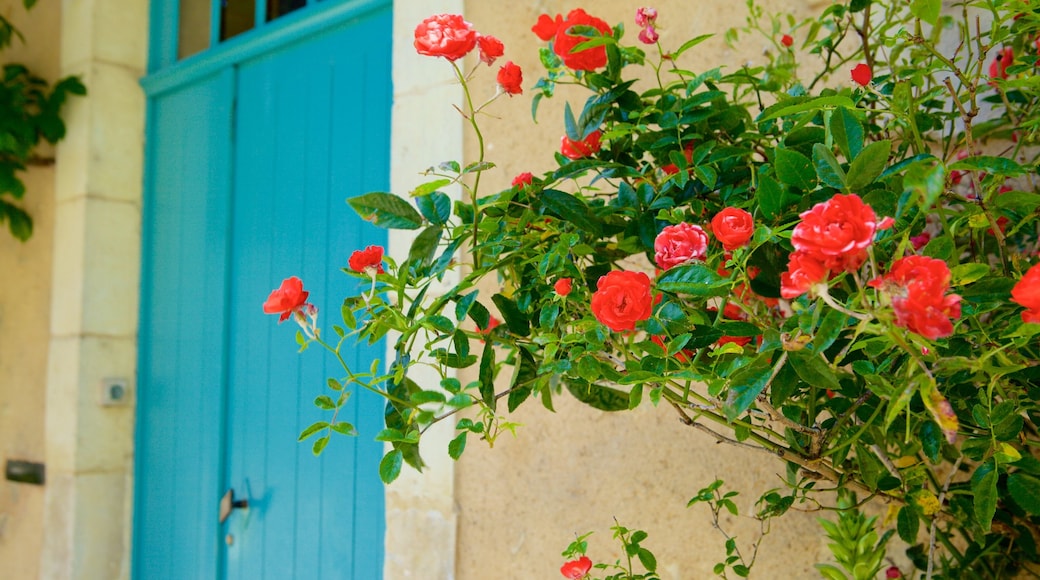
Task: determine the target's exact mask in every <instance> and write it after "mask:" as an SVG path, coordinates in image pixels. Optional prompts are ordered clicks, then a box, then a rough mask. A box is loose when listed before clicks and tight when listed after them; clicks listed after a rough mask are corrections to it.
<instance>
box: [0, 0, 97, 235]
mask: <svg viewBox="0 0 1040 580" xmlns="http://www.w3.org/2000/svg"><path fill="white" fill-rule="evenodd" d="M34 4H35V0H25V1H24V5H25V8H26V9H29V8H32V6H33V5H34ZM15 38H17V39H19V40H21V41H24V40H25V39H24V37H23V36H22V34H21V33H20V32H19V31H18V29H17V28H15V27H14V26H13V25H12V24H11V22H10V21H9V20H7V19H6V18H4V17H2V16H0V50H2V49H4V48H6V47H8V46H10V45H11V43H12V41H13V40H14V39H15ZM2 75H3V76H2V78H0V223H3V222H5V221H6V222H7V228H8V230H9V231H10V232H11V235H13V236H14V237H15V238H17V239H19V240H21V241H23V242H24V241H25V240H28V239H29V237H30V236H31V235H32V218H31V217H30V216H29V214H28V213H26V212H25V210H24V209H22V208H21V207H19V206H18V205H17V203H15V202H17V201H19V200H21V199H22V198H23V197H24V196H25V184H24V182H22V179H21V178H20V177H19V176H18V173H19V172H21V171H25V170H26V168H27V167H28V166H29V165H31V164H34V163H41V162H44V161H43V160H40V159H38V158H36V157H35V153H34V152H35V150H36V146H37V145H38V144H39V143H40V141H41V140H45V141H47V142H48V143H52V144H53V143H57V142H58V141H60V140H61V139H62V138H63V137H65V123H64V122H63V121H62V119H61V109H62V106H64V104H65V101H66V100H67V99H68V97H69V95H85V94H86V92H87V90H86V87H84V86H83V83H81V82H80V81H79V79H78V78H76V77H65V78H63V79H61V80H59V81H58V82H57V83H55V84H54V86H51V85H50V84H49V83H48V82H47V81H46V80H44V79H42V78H40V77H38V76H36V75H34V74H33V73H32V71H30V70H29V69H28V68H27V67H26V66H25V65H21V64H16V63H9V64H5V65H4V66H3V73H2ZM5 198H9V199H5Z"/></svg>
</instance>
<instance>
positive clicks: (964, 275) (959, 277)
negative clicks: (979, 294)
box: [950, 262, 990, 286]
mask: <svg viewBox="0 0 1040 580" xmlns="http://www.w3.org/2000/svg"><path fill="white" fill-rule="evenodd" d="M989 271H990V267H989V265H988V264H979V263H977V262H971V263H968V264H960V265H957V266H954V267H953V268H950V284H951V285H953V286H960V285H962V284H971V283H972V282H977V281H979V280H981V279H982V278H984V277H985V276H986V274H989Z"/></svg>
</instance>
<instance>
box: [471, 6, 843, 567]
mask: <svg viewBox="0 0 1040 580" xmlns="http://www.w3.org/2000/svg"><path fill="white" fill-rule="evenodd" d="M760 4H761V5H763V6H764V7H766V8H767V9H769V8H780V9H786V10H791V11H796V10H801V11H802V12H801V14H802V15H807V14H808V13H809V12H808V8H807V4H809V3H807V2H803V1H798V0H788V1H786V2H785V1H782V0H776V1H772V2H765V1H763V2H760ZM816 4H817V5H819V4H821V2H816ZM822 4H826V1H825V0H824V2H822ZM640 5H643V4H642V3H632V2H622V1H616V0H610V1H604V2H596V3H595V4H594V5H593V4H590V3H587V4H585V5H584V7H585V8H586V10H588V11H589V12H590V13H592V14H594V15H596V16H599V17H601V18H603V19H604V20H606V21H607V22H608V23H610V24H612V25H613V24H615V23H617V22H624V23H625V26H626V30H627V35H628V36H627V38H628V41H629V42H633V41H634V40H632V39H634V35H635V33H636V32H638V28H637V27H636V26H635V24H634V22H633V21H632V18H633V16H634V13H635V9H636V8H637V7H638V6H640ZM578 6H581V5H580V4H574V3H571V2H553V1H544V0H543V1H540V2H525V3H522V4H521V3H513V2H505V1H504V0H495V1H480V2H472V1H471V2H467V3H466V12H465V14H466V18H467V20H469V21H470V22H473V23H474V25H475V27H476V28H477V30H479V31H481V32H483V33H487V34H493V35H495V36H498V37H499V38H500V39H501V40H503V42H504V43H505V46H506V53H505V56H504V59H508V60H513V61H515V62H516V63H517V64H519V65H520V66H521V67H522V68H523V70H524V73H525V82H524V86H525V87H530V86H531V85H533V84H534V82H535V80H536V79H537V78H538V76H540V75H539V73H540V71H541V70H542V69H541V65H540V64H539V63H538V60H537V58H538V57H537V54H538V53H537V47H538V42H539V41H538V40H537V38H536V37H535V36H534V35H533V34H532V33H531V32H530V26H531V25H532V24H533V23H534V22H535V21H536V19H537V17H538V15H539V14H541V13H549V14H556V13H558V12H562V13H566V12H567V11H568V10H570V9H573V8H575V7H578ZM654 6H655V7H656V8H657V9H658V11H659V13H660V17H659V19H658V20H659V22H660V23H661V24H662V29H661V30H660V33H661V43H662V44H663V45H664V46H665V47H673V48H674V47H677V46H678V45H679V43H681V42H683V41H685V40H686V39H688V38H692V37H693V36H695V35H699V34H704V33H712V32H714V33H718V36H717V37H716V38H714V39H712V40H709V41H708V42H706V43H704V44H702V45H700V46H699V47H698V48H697V49H696V50H694V51H691V53H693V54H690V53H688V55H685V56H684V59H683V62H682V63H681V64H683V65H684V66H683V68H687V69H690V70H695V71H697V70H706V69H708V68H712V67H715V66H719V65H720V64H721V65H729V66H730V67H733V66H736V65H738V64H740V63H743V62H744V61H746V60H748V59H752V60H753V59H754V58H756V57H758V56H760V55H761V50H762V49H763V47H764V44H763V43H761V42H759V41H757V40H756V39H751V38H749V39H748V40H747V41H746V43H747V44H746V46H745V47H744V48H745V50H742V51H740V52H738V51H735V50H733V49H730V48H728V47H727V46H726V45H725V43H724V41H723V39H722V38H721V36H722V33H723V32H724V31H725V30H726V29H727V28H729V27H731V26H738V25H742V24H743V23H744V20H745V16H746V12H745V11H746V6H745V3H744V2H740V1H736V0H710V1H708V0H703V1H701V2H695V3H691V2H688V1H687V2H683V1H679V0H669V1H663V0H662V1H660V2H656V3H654ZM651 50H653V49H651ZM687 56H688V57H689V58H686V57H687ZM494 70H497V66H496V67H494ZM479 74H480V75H481V76H486V77H489V78H491V79H493V73H492V72H490V71H488V72H484V71H481V73H479ZM476 82H478V83H481V82H485V81H483V80H482V79H481V78H479V77H478V80H477V81H476ZM486 82H493V80H491V81H486ZM585 96H586V95H585V94H580V95H579V96H577V97H575V98H573V99H572V106H574V107H575V110H576V111H578V110H580V107H581V104H582V103H583V102H584V99H585ZM530 97H531V95H530V92H529V91H527V92H526V93H525V94H524V95H523V96H522V97H514V98H512V99H505V98H503V99H500V101H499V102H496V103H495V104H494V105H493V106H492V107H491V108H490V109H489V113H490V114H491V115H493V116H495V117H498V118H486V119H485V120H484V122H483V124H482V126H481V128H482V130H484V136H485V139H486V142H487V150H488V159H489V160H490V161H493V162H494V163H496V164H497V166H498V169H497V170H496V171H495V172H493V173H489V174H488V175H487V177H488V181H489V183H486V186H487V189H486V190H484V191H495V190H496V188H502V187H508V184H509V180H510V179H511V178H512V176H514V175H516V174H517V173H520V172H522V171H533V172H536V173H537V172H540V171H544V170H547V169H549V168H551V167H552V166H553V164H554V161H553V159H552V151H553V150H554V149H555V148H556V147H557V146H558V144H559V136H560V135H561V134H562V133H563V129H562V110H563V102H564V98H562V97H564V93H561V94H558V95H557V97H556V98H554V99H552V100H550V101H543V104H542V105H541V108H540V110H539V115H538V120H539V125H534V124H532V123H531V120H530V113H529V111H530ZM467 139H468V141H467V148H468V158H470V159H471V158H474V146H475V143H474V141H475V140H474V139H473V138H472V135H469V134H467ZM554 403H555V405H556V411H557V412H556V413H555V414H553V413H550V412H548V411H546V410H545V409H543V408H542V407H541V406H540V405H539V404H538V403H537V402H531V403H529V404H528V405H526V406H525V407H524V408H521V409H520V410H519V411H518V412H517V413H516V414H515V415H514V416H513V417H512V418H511V419H512V420H515V421H517V422H519V423H522V424H523V427H521V428H520V429H519V437H518V439H516V440H513V439H512V438H511V437H510V436H508V435H506V436H502V437H500V438H499V439H498V442H497V443H496V446H495V448H494V449H488V448H487V447H486V446H483V445H480V444H478V443H477V442H476V441H473V442H472V443H471V445H470V446H469V447H468V449H467V451H466V454H465V455H464V457H463V458H462V460H461V461H459V462H458V464H457V467H456V483H455V485H456V488H455V497H456V503H457V507H458V511H459V514H458V520H459V530H458V554H457V567H456V571H457V578H459V579H461V580H468V579H476V578H484V577H487V574H488V573H489V572H491V574H492V575H493V576H496V577H501V578H554V577H559V566H560V565H561V564H562V563H563V559H562V558H561V557H560V552H561V551H562V550H563V549H564V548H565V547H566V546H567V545H568V543H570V542H571V541H572V540H573V539H574V537H575V536H576V535H579V534H583V533H585V532H588V531H595V534H594V535H593V536H592V537H591V538H590V539H589V551H590V556H591V557H592V558H593V560H595V561H597V562H613V561H615V560H616V559H618V558H621V557H622V555H621V554H620V551H619V550H618V548H617V547H616V543H615V541H614V540H612V539H611V532H610V526H611V525H613V520H614V518H617V520H618V521H619V522H620V523H621V524H622V525H624V526H626V527H629V528H630V529H643V530H646V531H647V532H648V533H649V539H648V540H647V541H646V542H645V543H644V545H645V546H646V547H648V548H650V549H651V550H653V551H654V552H655V554H656V555H657V557H658V562H659V570H660V573H661V574H662V577H663V578H666V579H673V578H708V577H712V572H711V570H712V567H713V566H714V564H715V563H716V562H719V561H721V560H723V559H724V558H725V550H724V546H723V545H724V541H725V539H724V538H723V537H722V536H721V535H720V534H719V533H718V531H716V530H714V529H713V528H712V526H711V519H710V512H709V511H708V509H707V507H705V506H695V507H693V508H690V509H687V508H686V507H685V506H686V502H687V501H688V500H689V499H690V498H691V497H693V496H694V495H695V494H696V492H697V491H698V490H699V489H700V488H702V487H704V486H706V485H707V484H709V483H710V482H711V481H713V480H714V479H716V478H721V479H724V480H725V481H726V482H727V484H728V486H729V487H731V488H735V489H739V490H741V491H742V494H741V496H739V497H738V501H737V503H738V506H739V507H740V510H741V513H742V514H746V513H750V512H752V511H753V510H754V506H753V504H754V501H755V500H756V499H757V498H758V497H759V495H760V494H761V493H762V492H764V491H766V490H768V489H772V488H776V487H782V486H783V482H782V478H781V476H782V474H783V472H784V465H783V464H782V463H781V462H779V461H777V460H776V459H774V458H772V457H769V456H767V455H766V454H763V453H758V452H754V451H749V450H745V449H738V448H735V447H732V446H726V445H717V444H716V443H715V442H714V441H713V440H711V439H709V438H708V437H707V436H706V435H704V434H702V433H699V432H695V431H693V430H692V429H690V428H688V427H685V426H683V425H682V424H680V423H679V421H678V418H677V416H676V414H675V412H674V411H673V410H672V409H671V408H666V407H661V408H653V407H652V406H650V404H649V403H648V402H645V400H644V404H643V407H641V408H640V409H638V410H637V411H636V412H630V413H617V414H607V413H602V412H599V411H596V410H595V409H591V408H589V407H585V406H584V405H582V404H581V403H578V402H576V401H575V400H574V399H573V398H571V397H570V396H569V395H566V394H564V395H562V396H559V397H556V398H555V399H554ZM796 507H797V506H796ZM818 515H819V514H816V513H809V514H806V513H795V512H792V513H789V514H788V515H787V516H785V517H783V518H781V519H779V520H776V521H774V522H773V524H772V527H771V531H770V533H769V534H768V535H767V536H766V537H765V539H764V544H763V548H762V551H761V552H760V554H759V559H758V562H757V563H756V565H755V568H754V571H753V574H752V576H753V577H758V578H815V577H818V574H817V573H816V572H815V570H814V569H813V567H812V565H813V563H814V562H817V561H826V560H828V559H829V551H828V550H827V548H826V541H825V538H824V536H823V535H822V531H821V529H820V528H819V525H818V524H817V523H816V522H815V518H816V517H817V516H818ZM721 523H722V526H723V527H724V528H725V529H726V530H727V531H728V532H729V533H730V534H731V535H736V537H737V538H738V543H739V545H740V547H741V550H742V551H743V552H744V553H745V554H746V555H747V554H749V550H751V545H752V543H754V542H757V541H758V539H759V536H758V533H759V527H758V524H757V522H755V521H753V520H750V519H748V518H745V517H740V518H734V517H731V516H729V515H728V514H726V515H725V517H724V518H723V519H722V522H721Z"/></svg>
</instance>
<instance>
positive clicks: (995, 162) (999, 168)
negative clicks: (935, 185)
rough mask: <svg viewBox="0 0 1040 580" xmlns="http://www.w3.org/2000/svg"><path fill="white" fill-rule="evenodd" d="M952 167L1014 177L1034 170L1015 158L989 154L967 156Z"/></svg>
mask: <svg viewBox="0 0 1040 580" xmlns="http://www.w3.org/2000/svg"><path fill="white" fill-rule="evenodd" d="M950 169H959V170H969V171H985V172H986V173H993V174H997V175H1000V176H1001V177H1014V176H1017V175H1025V174H1027V173H1031V172H1032V168H1030V167H1029V166H1028V165H1019V164H1018V163H1016V162H1015V161H1014V160H1013V159H1008V158H1007V157H993V156H989V155H979V156H976V157H966V158H964V159H962V160H960V161H958V162H956V163H954V164H953V165H951V166H950Z"/></svg>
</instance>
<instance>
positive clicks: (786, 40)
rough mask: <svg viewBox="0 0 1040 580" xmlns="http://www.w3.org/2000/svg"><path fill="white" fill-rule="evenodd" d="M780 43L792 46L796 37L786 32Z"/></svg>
mask: <svg viewBox="0 0 1040 580" xmlns="http://www.w3.org/2000/svg"><path fill="white" fill-rule="evenodd" d="M780 44H782V45H784V46H786V47H788V48H790V47H791V45H792V44H794V39H793V38H791V35H790V34H785V35H783V36H781V37H780ZM867 82H869V81H867Z"/></svg>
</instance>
